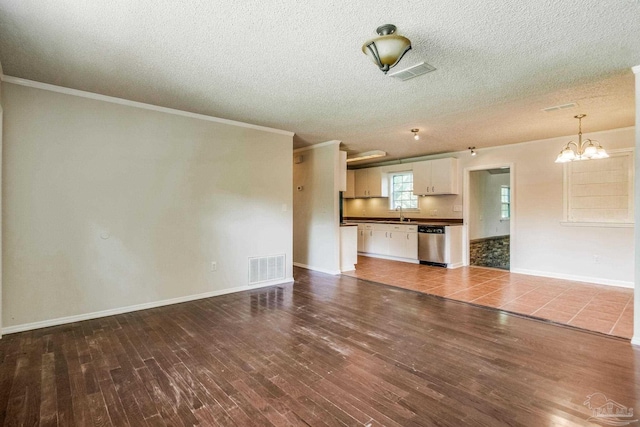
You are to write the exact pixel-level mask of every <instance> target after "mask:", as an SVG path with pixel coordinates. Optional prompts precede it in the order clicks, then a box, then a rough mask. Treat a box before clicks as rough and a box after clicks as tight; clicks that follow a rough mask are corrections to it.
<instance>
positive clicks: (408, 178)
mask: <svg viewBox="0 0 640 427" xmlns="http://www.w3.org/2000/svg"><path fill="white" fill-rule="evenodd" d="M389 185H390V187H391V191H390V192H389V193H390V196H391V197H389V203H390V206H389V208H390V209H391V210H395V209H396V208H398V207H402V209H403V210H411V209H413V210H417V209H418V196H415V195H414V194H413V172H397V173H391V174H389Z"/></svg>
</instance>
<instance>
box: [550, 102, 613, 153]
mask: <svg viewBox="0 0 640 427" xmlns="http://www.w3.org/2000/svg"><path fill="white" fill-rule="evenodd" d="M574 117H575V118H576V119H578V143H577V144H576V143H575V142H573V141H569V142H568V143H567V145H565V146H564V148H563V149H562V151H560V154H558V157H557V158H556V163H566V162H573V161H576V160H591V159H605V158H607V157H609V155H608V154H607V152H606V151H605V149H604V148H602V146H601V145H600V143H599V142H598V141H595V140H593V139H585V140H584V141H582V119H583V118H584V117H587V115H586V114H578V115H577V116H574Z"/></svg>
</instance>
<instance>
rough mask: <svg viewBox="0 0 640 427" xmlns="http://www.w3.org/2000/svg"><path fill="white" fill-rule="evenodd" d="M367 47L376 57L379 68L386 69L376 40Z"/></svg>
mask: <svg viewBox="0 0 640 427" xmlns="http://www.w3.org/2000/svg"><path fill="white" fill-rule="evenodd" d="M367 49H369V52H371V54H372V55H373V57H374V58H375V60H376V64H378V68H380V69H381V70H383V71H384V66H383V65H382V61H381V60H380V54H379V53H378V48H377V47H376V44H375V43H374V42H371V43H369V44H368V45H367Z"/></svg>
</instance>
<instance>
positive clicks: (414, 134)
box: [411, 128, 420, 141]
mask: <svg viewBox="0 0 640 427" xmlns="http://www.w3.org/2000/svg"><path fill="white" fill-rule="evenodd" d="M411 132H413V139H415V140H416V141H417V140H419V139H420V135H418V132H420V129H418V128H416V129H411Z"/></svg>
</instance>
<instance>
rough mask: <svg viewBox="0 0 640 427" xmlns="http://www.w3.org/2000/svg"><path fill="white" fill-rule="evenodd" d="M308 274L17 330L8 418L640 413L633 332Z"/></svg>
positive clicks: (3, 354)
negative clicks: (604, 331) (602, 407)
mask: <svg viewBox="0 0 640 427" xmlns="http://www.w3.org/2000/svg"><path fill="white" fill-rule="evenodd" d="M295 279H296V283H295V285H293V286H283V287H272V288H266V289H260V290H255V291H252V292H244V293H238V294H232V295H226V296H221V297H216V298H210V299H206V300H200V301H195V302H189V303H184V304H178V305H173V306H168V307H162V308H158V309H152V310H146V311H140V312H135V313H130V314H124V315H118V316H113V317H108V318H103V319H97V320H91V321H86V322H81V323H76V324H71V325H64V326H59V327H54V328H47V329H41V330H36V331H30V332H24V333H17V334H12V335H6V336H5V337H3V339H2V340H1V341H0V361H1V363H2V364H1V365H0V424H3V425H10V426H13V425H25V426H27V425H28V426H33V425H45V426H54V425H61V426H62V425H64V426H70V425H78V426H87V425H95V426H102V425H114V426H126V425H131V426H144V425H150V426H164V425H174V426H188V425H203V426H217V425H241V426H268V425H277V426H279V425H312V426H341V425H350V426H362V425H365V426H377V425H387V426H432V425H442V426H466V425H484V426H499V425H509V426H551V425H562V426H572V425H576V426H582V425H591V424H590V423H589V421H588V419H589V417H590V416H592V411H591V410H590V409H589V408H588V407H587V406H585V405H584V403H585V401H586V400H587V399H588V396H590V395H592V394H593V393H596V392H600V393H603V394H604V395H605V396H606V398H608V399H610V400H612V401H615V402H617V403H619V404H620V405H623V406H625V407H627V408H633V409H635V412H636V413H637V412H638V411H640V349H639V348H634V347H632V346H631V345H630V344H629V341H628V340H623V339H618V338H613V337H606V336H603V335H600V334H595V333H589V332H584V331H580V330H575V329H572V328H570V327H562V326H557V325H553V324H549V323H545V322H542V321H536V320H530V319H526V318H521V317H517V316H515V315H510V314H505V313H502V312H499V311H497V310H492V309H484V308H480V307H476V306H471V305H468V304H465V303H463V302H457V301H451V300H445V299H442V298H439V297H436V296H430V295H425V294H421V293H417V292H413V291H410V290H404V289H398V288H393V287H389V286H385V285H380V284H375V283H372V282H367V281H363V280H359V279H356V278H352V277H347V276H337V277H336V276H328V275H324V274H320V273H313V272H310V271H307V270H303V269H296V270H295ZM597 397H600V395H597ZM601 399H602V398H601V397H600V400H598V401H597V402H596V398H595V397H594V398H592V401H591V406H592V407H593V406H595V404H596V403H598V404H599V403H601ZM637 418H638V417H637V416H636V417H633V418H632V419H637ZM596 421H597V420H596Z"/></svg>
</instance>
